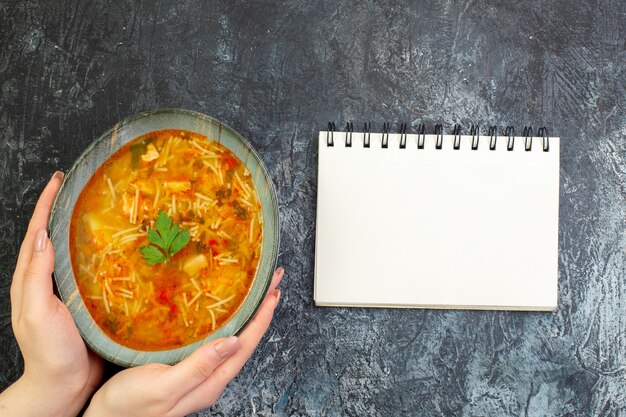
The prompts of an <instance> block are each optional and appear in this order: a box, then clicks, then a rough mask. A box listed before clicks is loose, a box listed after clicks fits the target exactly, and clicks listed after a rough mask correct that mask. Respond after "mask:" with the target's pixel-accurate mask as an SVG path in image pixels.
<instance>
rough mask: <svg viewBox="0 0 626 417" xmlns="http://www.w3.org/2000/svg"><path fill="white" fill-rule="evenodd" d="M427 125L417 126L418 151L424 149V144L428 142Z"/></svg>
mask: <svg viewBox="0 0 626 417" xmlns="http://www.w3.org/2000/svg"><path fill="white" fill-rule="evenodd" d="M424 132H426V125H425V124H419V125H418V126H417V149H424V142H425V141H426V133H424Z"/></svg>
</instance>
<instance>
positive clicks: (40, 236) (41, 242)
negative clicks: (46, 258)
mask: <svg viewBox="0 0 626 417" xmlns="http://www.w3.org/2000/svg"><path fill="white" fill-rule="evenodd" d="M47 244H48V232H47V231H46V229H39V230H38V231H37V234H36V235H35V252H43V251H44V250H46V245H47Z"/></svg>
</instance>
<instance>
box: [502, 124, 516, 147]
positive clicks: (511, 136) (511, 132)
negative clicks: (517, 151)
mask: <svg viewBox="0 0 626 417" xmlns="http://www.w3.org/2000/svg"><path fill="white" fill-rule="evenodd" d="M504 134H505V135H507V136H508V137H509V139H508V140H507V142H506V150H507V151H512V150H513V146H514V145H515V127H513V126H507V127H506V130H505V131H504Z"/></svg>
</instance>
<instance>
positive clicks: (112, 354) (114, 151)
mask: <svg viewBox="0 0 626 417" xmlns="http://www.w3.org/2000/svg"><path fill="white" fill-rule="evenodd" d="M278 227H279V225H278V204H277V198H276V192H275V189H274V186H273V183H272V180H271V178H270V176H269V174H268V171H267V169H266V167H265V165H264V164H263V161H262V159H261V158H260V157H259V155H258V154H257V153H256V152H255V150H254V149H253V148H252V146H251V145H250V144H249V142H248V141H246V140H245V139H244V138H243V137H242V136H241V135H239V134H238V133H237V132H236V131H234V130H233V129H232V128H230V127H228V126H227V125H225V124H223V123H221V122H220V121H218V120H216V119H213V118H211V117H209V116H206V115H203V114H200V113H197V112H192V111H187V110H179V109H163V110H155V111H150V112H145V113H140V114H138V115H135V116H132V117H130V118H128V119H125V120H123V121H121V122H119V123H118V124H116V125H115V126H114V127H113V128H111V129H110V130H109V131H107V132H105V133H104V134H103V135H102V136H100V137H99V138H98V139H96V140H95V141H94V142H93V143H92V144H91V145H90V146H89V147H88V148H87V149H86V150H85V151H84V152H83V153H82V155H81V156H80V157H79V158H78V159H77V160H76V162H75V163H74V165H73V166H72V168H71V169H70V170H69V171H68V173H67V175H66V176H65V178H64V181H63V184H62V186H61V189H60V190H59V193H58V195H57V197H56V200H55V203H54V206H53V208H52V212H51V217H50V237H51V239H52V242H53V245H54V248H55V270H54V278H55V281H56V284H57V287H58V290H59V293H60V296H61V299H62V300H63V302H64V303H65V304H66V305H67V307H68V309H69V310H70V312H71V314H72V316H73V317H74V320H75V322H76V325H77V327H78V330H79V331H80V333H81V335H82V336H83V338H84V339H85V341H86V343H87V344H88V345H89V346H90V347H91V348H92V349H93V350H94V351H95V352H96V353H98V354H99V355H100V356H102V357H104V358H105V359H107V360H109V361H111V362H114V363H117V364H120V365H123V366H135V365H141V364H145V363H150V362H160V363H168V364H173V363H176V362H178V361H180V360H182V359H183V358H185V357H186V356H188V355H189V354H190V353H191V352H193V351H194V350H195V349H196V348H198V347H199V346H200V345H202V344H204V343H207V342H208V341H211V340H214V339H217V338H221V337H227V336H231V335H235V334H238V333H239V332H240V331H241V330H242V329H243V328H245V326H246V324H247V323H248V322H249V321H250V319H251V318H252V317H253V316H254V314H255V312H256V310H257V309H258V307H259V306H260V304H261V302H262V301H263V298H264V296H265V293H266V292H267V289H268V287H269V284H270V281H271V277H272V273H273V271H274V268H275V266H276V259H277V256H278V238H279V230H278Z"/></svg>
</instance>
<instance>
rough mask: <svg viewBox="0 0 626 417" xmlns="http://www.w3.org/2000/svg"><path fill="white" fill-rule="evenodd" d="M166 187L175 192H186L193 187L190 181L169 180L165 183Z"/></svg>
mask: <svg viewBox="0 0 626 417" xmlns="http://www.w3.org/2000/svg"><path fill="white" fill-rule="evenodd" d="M165 188H167V189H168V190H170V191H171V192H173V193H184V192H185V191H189V190H190V189H191V183H190V182H189V181H168V182H166V183H165Z"/></svg>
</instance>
